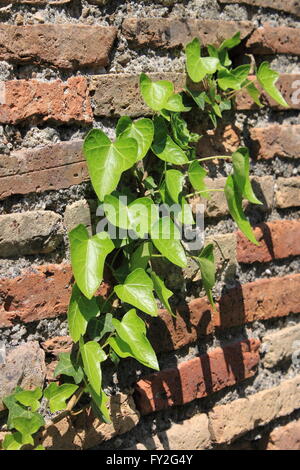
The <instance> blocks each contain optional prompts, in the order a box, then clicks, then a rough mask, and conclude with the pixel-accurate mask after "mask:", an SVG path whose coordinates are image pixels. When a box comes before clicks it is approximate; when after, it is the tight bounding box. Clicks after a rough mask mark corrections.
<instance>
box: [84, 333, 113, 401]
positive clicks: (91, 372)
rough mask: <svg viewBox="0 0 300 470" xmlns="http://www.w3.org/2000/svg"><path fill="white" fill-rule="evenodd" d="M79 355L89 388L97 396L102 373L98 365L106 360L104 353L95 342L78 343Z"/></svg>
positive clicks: (99, 390)
mask: <svg viewBox="0 0 300 470" xmlns="http://www.w3.org/2000/svg"><path fill="white" fill-rule="evenodd" d="M79 345H80V354H81V357H82V362H83V368H84V372H85V374H86V376H87V378H88V380H89V384H90V386H91V387H92V388H93V390H94V391H95V392H96V393H97V394H98V395H99V394H100V393H101V384H102V371H101V365H100V363H101V362H103V361H105V359H106V358H107V356H106V354H105V352H104V351H103V349H102V348H101V347H100V345H99V344H98V343H96V342H95V341H88V342H87V343H84V342H83V340H82V338H81V339H80V341H79Z"/></svg>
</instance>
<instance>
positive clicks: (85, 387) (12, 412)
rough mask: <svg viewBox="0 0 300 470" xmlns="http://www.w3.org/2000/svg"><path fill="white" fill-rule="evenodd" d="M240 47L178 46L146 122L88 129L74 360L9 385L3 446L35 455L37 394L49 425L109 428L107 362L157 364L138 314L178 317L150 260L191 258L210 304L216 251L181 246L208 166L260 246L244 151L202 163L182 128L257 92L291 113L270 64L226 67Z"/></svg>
mask: <svg viewBox="0 0 300 470" xmlns="http://www.w3.org/2000/svg"><path fill="white" fill-rule="evenodd" d="M239 43H240V34H239V33H237V34H235V35H234V36H233V37H232V38H230V39H228V40H226V41H224V42H223V43H222V44H221V45H220V47H219V48H216V47H214V46H212V45H210V46H208V47H207V54H206V55H201V52H202V51H201V45H200V41H199V40H198V39H194V40H193V41H192V42H190V43H189V44H187V46H186V69H187V75H188V79H187V84H186V87H185V89H184V91H182V92H181V93H176V92H175V91H174V85H173V83H171V82H170V81H165V80H160V81H152V80H151V79H150V78H149V77H148V76H147V75H146V74H144V73H143V74H141V76H140V92H141V96H142V98H143V100H144V101H145V103H146V104H147V106H148V107H149V108H151V109H152V111H153V118H152V119H150V118H141V119H137V120H131V119H130V118H129V117H127V116H123V117H121V118H120V119H119V121H118V123H117V127H116V140H115V141H114V142H112V141H111V140H110V139H109V137H108V136H107V135H106V134H105V133H104V132H103V131H102V130H100V129H92V130H91V131H90V132H89V133H88V134H87V136H86V138H85V140H84V146H83V151H84V155H85V158H86V160H87V165H88V170H89V174H90V178H91V182H92V186H93V188H94V191H95V193H96V195H97V198H98V200H99V205H100V207H101V210H102V214H103V216H102V219H101V221H100V223H99V224H98V230H97V233H96V234H95V235H93V236H90V235H89V233H88V230H87V228H86V227H85V226H83V225H78V226H77V227H76V228H75V229H73V230H72V231H71V232H70V233H69V240H70V251H71V264H72V269H73V274H74V278H75V283H74V286H73V290H72V295H71V299H70V304H69V309H68V325H69V334H70V336H71V337H72V339H73V341H74V345H73V348H72V352H71V353H70V354H69V353H62V354H61V355H60V359H59V362H58V365H57V367H56V369H55V376H56V377H57V378H58V379H59V383H56V382H55V383H51V384H50V385H49V386H48V387H47V388H46V389H45V390H42V389H41V388H37V389H35V390H33V391H25V390H22V389H21V388H17V389H16V390H15V391H14V392H13V393H12V394H11V395H10V396H8V397H6V398H5V399H4V400H3V402H4V404H5V406H6V413H7V426H6V427H7V430H9V431H10V433H8V434H6V436H5V439H4V441H3V448H4V449H6V450H18V449H21V448H29V449H35V450H42V449H43V447H42V446H41V445H37V441H36V433H37V432H38V431H39V430H40V429H41V428H45V427H47V426H48V425H49V424H47V423H45V420H44V417H43V416H42V414H41V413H40V412H39V410H40V409H41V400H42V399H43V403H45V401H46V403H47V405H48V407H49V410H50V412H51V413H55V415H54V418H53V420H54V421H58V420H60V419H62V418H63V417H65V416H66V415H68V414H71V415H72V413H80V412H81V411H82V410H83V408H85V407H87V406H91V407H92V408H93V411H94V413H95V415H96V416H98V417H100V418H101V420H103V421H104V422H109V421H110V416H109V409H108V406H107V405H108V397H107V395H106V394H105V392H104V391H103V388H102V372H101V367H102V364H103V363H104V361H107V360H111V361H112V362H113V363H115V364H116V365H117V364H118V362H119V360H120V359H121V358H127V357H133V358H134V359H136V360H137V361H139V362H140V363H141V364H143V365H144V366H146V367H149V368H152V369H154V370H158V369H159V365H158V361H157V358H156V354H155V352H154V350H153V348H152V346H151V344H150V342H149V340H148V339H147V334H146V333H147V332H146V324H145V322H144V320H143V319H142V317H141V316H140V315H139V312H144V313H145V314H146V315H150V316H153V317H155V316H157V315H158V300H159V302H160V303H161V305H163V306H164V308H165V309H166V310H167V311H168V312H169V313H170V315H174V312H173V311H172V308H171V306H170V303H169V299H170V297H171V296H172V294H173V293H172V292H171V291H170V290H169V289H168V287H167V286H166V285H165V283H164V280H163V279H162V278H161V277H160V275H159V273H157V272H155V270H154V268H153V265H152V264H153V263H152V262H153V259H155V258H156V257H159V258H162V259H165V260H167V261H168V262H170V263H173V264H174V265H176V266H178V267H180V268H185V267H186V266H187V262H188V257H190V258H193V259H194V260H195V261H196V262H197V263H198V266H199V270H200V272H201V279H202V285H203V288H204V289H205V291H206V294H207V297H208V299H209V301H210V303H211V305H212V308H213V309H215V305H214V300H213V294H212V289H213V286H214V284H215V262H214V253H213V245H212V244H208V245H204V247H202V246H201V247H200V248H199V247H198V249H197V250H195V247H194V246H193V247H192V248H191V249H189V244H188V243H186V242H185V241H184V236H183V235H182V232H183V231H184V229H185V228H186V227H188V228H190V229H192V228H193V226H194V225H195V220H194V214H193V212H192V210H191V208H190V205H189V199H190V198H191V197H193V196H195V195H199V196H200V197H201V198H209V197H210V194H211V192H213V191H216V189H212V188H209V187H207V186H206V176H207V175H208V170H207V168H206V167H205V164H206V161H207V160H218V159H225V160H226V161H228V162H231V164H232V171H231V174H230V175H229V176H228V177H227V180H226V184H225V187H224V189H222V190H220V189H217V190H218V191H224V193H225V197H226V200H227V204H228V209H229V212H230V214H231V216H232V218H233V219H234V221H235V222H236V224H237V226H238V227H239V228H240V230H241V231H242V232H243V233H244V234H245V236H246V237H247V238H248V239H249V240H250V241H251V242H253V243H255V244H257V241H256V239H255V236H254V234H253V232H252V228H251V226H250V223H249V221H248V220H247V218H246V216H245V214H244V212H243V206H242V202H243V199H246V200H248V201H250V202H251V203H252V204H261V202H260V201H259V200H258V199H257V197H256V196H255V194H254V192H253V189H252V186H251V182H250V178H249V170H250V156H249V151H248V149H247V148H246V147H241V148H239V149H237V150H236V151H235V152H234V153H233V154H232V155H231V156H228V155H218V156H214V157H206V158H201V155H200V156H199V155H197V153H196V144H197V142H198V141H199V140H200V139H201V136H200V135H198V134H195V133H192V132H190V130H189V128H188V125H187V122H186V120H185V118H184V116H185V115H187V116H188V115H189V113H192V112H193V113H195V112H196V108H200V112H201V114H200V115H201V116H208V117H209V119H210V120H211V123H212V126H213V127H217V123H218V119H221V118H222V115H223V113H224V112H226V111H228V110H230V109H232V107H234V101H235V98H236V96H237V95H238V94H239V93H240V92H241V91H243V92H246V93H248V95H249V96H250V97H251V98H252V100H253V101H254V102H255V103H256V104H257V105H258V106H262V103H261V101H260V99H261V98H260V96H261V89H263V90H264V91H265V92H266V93H267V94H268V95H270V97H271V98H273V99H274V100H275V101H276V102H278V103H279V104H280V105H281V106H284V107H286V106H287V103H286V102H285V100H284V98H283V97H282V95H281V94H280V92H279V90H278V89H277V88H276V85H275V83H276V80H277V78H278V74H277V72H275V71H273V70H271V69H270V67H269V64H268V63H267V62H263V63H262V64H261V65H260V67H259V68H258V69H257V68H256V66H255V64H254V63H253V61H252V62H251V64H245V65H240V66H238V67H236V68H233V66H232V61H231V59H230V54H229V51H230V49H232V48H233V47H235V46H237V45H238V44H239ZM174 205H175V206H174ZM170 206H172V207H173V208H174V207H175V210H173V212H167V213H163V214H162V211H161V208H162V207H164V210H166V208H167V207H170ZM103 221H105V224H104V223H103ZM99 227H100V230H99ZM104 270H105V271H106V272H108V273H109V276H110V278H111V279H112V286H113V287H112V288H111V291H110V294H109V295H107V296H106V298H103V297H101V296H99V295H98V290H99V286H100V284H101V282H102V281H103V276H104V274H103V273H104Z"/></svg>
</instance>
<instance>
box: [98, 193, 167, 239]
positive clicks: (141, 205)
mask: <svg viewBox="0 0 300 470" xmlns="http://www.w3.org/2000/svg"><path fill="white" fill-rule="evenodd" d="M103 207H104V212H105V215H106V217H107V219H108V220H109V222H110V223H111V224H113V225H115V226H116V227H120V228H122V229H125V230H134V231H135V233H136V234H137V235H138V236H139V237H140V238H143V237H144V236H145V234H147V233H149V231H150V228H151V226H152V224H153V223H154V222H155V221H156V220H157V218H158V211H157V208H156V206H155V205H154V203H153V201H152V199H150V198H148V197H141V198H138V199H136V200H135V201H133V202H132V203H131V204H129V205H128V206H126V204H124V203H123V202H122V201H121V200H120V199H118V198H116V197H115V196H112V195H110V196H106V197H105V199H104V204H103Z"/></svg>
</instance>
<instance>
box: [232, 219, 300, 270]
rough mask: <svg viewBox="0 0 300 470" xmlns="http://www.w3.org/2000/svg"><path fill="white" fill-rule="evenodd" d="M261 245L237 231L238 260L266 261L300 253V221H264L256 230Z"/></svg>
mask: <svg viewBox="0 0 300 470" xmlns="http://www.w3.org/2000/svg"><path fill="white" fill-rule="evenodd" d="M254 233H255V236H256V239H257V241H259V243H260V245H259V246H255V245H253V243H250V242H249V240H248V239H247V238H246V237H245V236H244V235H243V234H242V233H241V232H238V233H237V260H238V262H239V263H255V262H257V261H258V262H260V263H266V262H268V261H272V260H273V259H282V258H288V257H289V256H297V255H300V236H299V233H300V221H298V220H277V221H275V222H269V223H262V224H260V225H259V226H258V227H256V228H255V230H254Z"/></svg>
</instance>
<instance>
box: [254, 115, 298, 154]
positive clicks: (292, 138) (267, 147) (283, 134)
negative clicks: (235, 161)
mask: <svg viewBox="0 0 300 470" xmlns="http://www.w3.org/2000/svg"><path fill="white" fill-rule="evenodd" d="M250 135H251V139H252V141H253V144H252V150H253V154H254V155H255V156H256V158H257V159H263V160H268V159H270V158H274V157H281V158H300V126H299V125H291V126H281V125H279V124H274V125H271V126H266V127H255V128H254V129H250Z"/></svg>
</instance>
